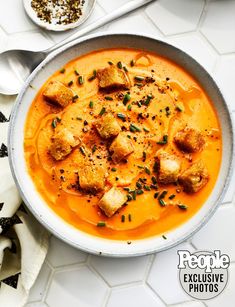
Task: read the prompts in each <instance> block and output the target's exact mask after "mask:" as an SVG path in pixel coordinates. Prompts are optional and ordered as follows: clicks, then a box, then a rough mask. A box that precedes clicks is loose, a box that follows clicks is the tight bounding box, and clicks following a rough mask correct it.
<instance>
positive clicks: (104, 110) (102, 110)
mask: <svg viewBox="0 0 235 307" xmlns="http://www.w3.org/2000/svg"><path fill="white" fill-rule="evenodd" d="M105 112H106V109H105V107H103V108H102V109H101V111H100V113H99V115H100V116H102V115H103V114H104V113H105Z"/></svg>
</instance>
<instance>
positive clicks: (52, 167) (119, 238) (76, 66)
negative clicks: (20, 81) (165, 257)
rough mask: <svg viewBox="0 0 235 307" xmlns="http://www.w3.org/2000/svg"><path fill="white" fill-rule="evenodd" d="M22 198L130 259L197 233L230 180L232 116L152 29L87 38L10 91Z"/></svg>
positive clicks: (50, 219)
mask: <svg viewBox="0 0 235 307" xmlns="http://www.w3.org/2000/svg"><path fill="white" fill-rule="evenodd" d="M9 152H10V164H11V169H12V172H13V176H14V178H15V181H16V184H17V186H18V188H19V190H20V192H21V195H22V198H23V200H24V201H25V203H26V205H27V206H28V208H29V209H30V210H31V211H32V213H33V214H34V215H35V216H36V218H37V219H38V220H39V221H40V222H41V223H42V224H43V225H44V226H45V227H47V228H48V229H49V230H50V231H51V232H52V233H53V234H55V235H56V236H58V237H59V238H61V239H62V240H64V241H66V242H67V243H69V244H71V245H73V246H75V247H77V248H80V249H82V250H85V251H88V252H91V253H95V254H101V255H108V256H119V257H125V256H137V255H143V254H148V253H152V252H156V251H161V250H164V249H166V248H169V247H172V246H174V245H176V244H178V243H180V242H182V241H183V240H185V239H186V238H188V237H189V236H191V235H192V234H193V233H195V232H196V231H197V230H198V229H200V228H201V227H202V225H203V224H204V223H205V222H206V221H207V220H208V218H209V217H210V216H211V215H212V213H213V212H214V211H215V210H216V208H217V207H218V205H219V204H220V202H221V199H222V197H223V195H224V193H225V191H226V189H227V185H228V181H229V178H230V171H231V168H232V167H231V165H232V153H233V132H232V123H231V118H230V113H229V111H228V108H227V105H226V103H225V101H224V99H223V96H222V94H221V92H220V90H219V88H218V87H217V85H216V84H215V82H214V81H213V79H212V78H211V76H210V75H209V74H208V73H207V72H206V70H205V69H204V68H203V67H202V66H201V65H200V64H198V63H197V62H196V61H195V60H194V59H192V58H191V57H190V56H189V55H187V54H186V53H184V52H183V51H181V50H179V49H177V48H175V47H173V46H171V45H169V44H166V43H164V42H162V41H158V40H156V39H154V38H151V37H146V36H139V35H133V34H132V35H131V34H105V35H93V36H88V37H86V38H83V39H80V40H78V41H76V42H73V43H71V44H69V45H66V46H65V47H63V48H61V49H60V50H58V51H56V52H54V53H53V54H51V55H50V56H49V57H48V58H47V59H46V60H44V61H43V62H42V63H41V64H40V65H39V66H38V67H37V68H36V69H35V71H34V72H33V73H32V74H31V76H30V78H29V79H28V80H27V82H26V84H25V85H24V88H23V89H22V91H21V93H20V95H19V96H18V98H17V102H16V104H15V107H14V110H13V113H12V117H11V125H10V131H9Z"/></svg>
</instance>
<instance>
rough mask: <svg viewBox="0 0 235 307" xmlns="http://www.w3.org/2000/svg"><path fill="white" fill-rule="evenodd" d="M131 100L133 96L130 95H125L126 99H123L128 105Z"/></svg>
mask: <svg viewBox="0 0 235 307" xmlns="http://www.w3.org/2000/svg"><path fill="white" fill-rule="evenodd" d="M130 100H131V96H130V94H128V93H127V94H125V96H124V98H123V104H124V105H126V104H127V103H128V101H130Z"/></svg>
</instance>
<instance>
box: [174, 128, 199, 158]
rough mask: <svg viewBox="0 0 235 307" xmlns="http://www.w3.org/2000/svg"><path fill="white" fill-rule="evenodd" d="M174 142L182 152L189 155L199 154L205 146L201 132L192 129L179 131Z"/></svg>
mask: <svg viewBox="0 0 235 307" xmlns="http://www.w3.org/2000/svg"><path fill="white" fill-rule="evenodd" d="M174 142H175V144H176V145H177V147H178V148H179V149H180V150H182V151H185V152H189V153H193V152H198V151H200V150H202V148H203V146H204V145H205V140H204V138H203V135H202V134H201V132H200V131H197V130H195V129H192V128H185V129H183V130H180V131H178V132H177V134H176V135H175V137H174Z"/></svg>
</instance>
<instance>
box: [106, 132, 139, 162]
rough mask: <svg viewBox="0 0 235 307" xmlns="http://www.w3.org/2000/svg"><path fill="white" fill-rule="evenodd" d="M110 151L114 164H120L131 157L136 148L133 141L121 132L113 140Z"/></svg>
mask: <svg viewBox="0 0 235 307" xmlns="http://www.w3.org/2000/svg"><path fill="white" fill-rule="evenodd" d="M109 151H110V153H111V156H112V160H113V162H114V163H118V162H120V161H122V160H123V159H124V158H126V157H127V156H128V155H130V154H131V153H132V152H133V151H134V147H133V144H132V142H131V140H130V139H129V138H128V137H127V136H126V135H125V134H124V133H122V132H121V133H119V135H118V136H117V137H116V138H115V139H114V140H113V142H112V144H111V146H110V148H109Z"/></svg>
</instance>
